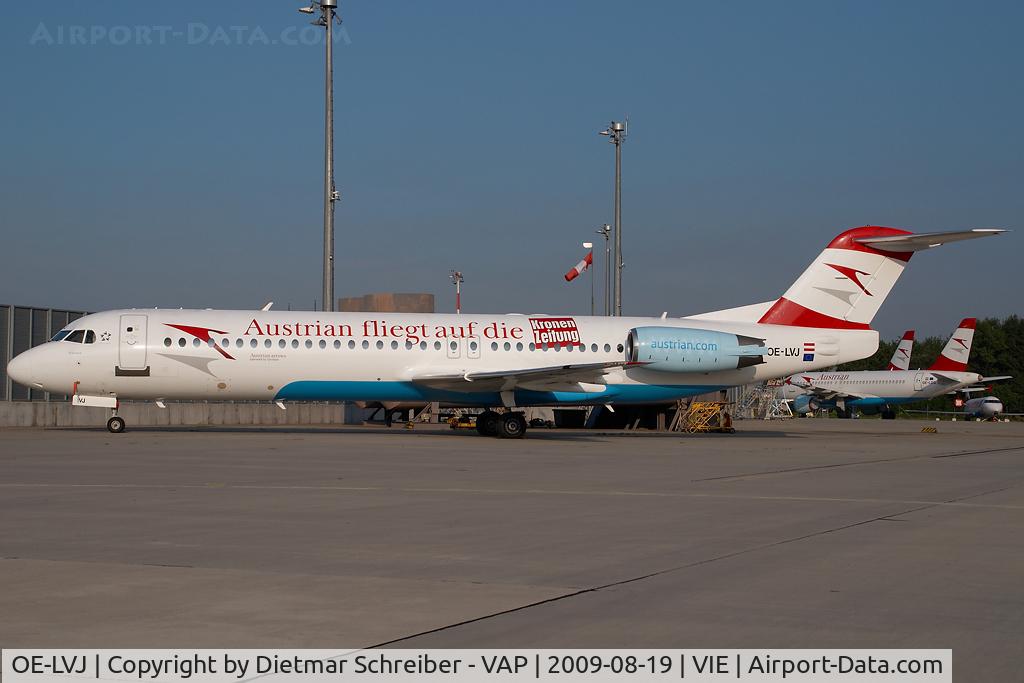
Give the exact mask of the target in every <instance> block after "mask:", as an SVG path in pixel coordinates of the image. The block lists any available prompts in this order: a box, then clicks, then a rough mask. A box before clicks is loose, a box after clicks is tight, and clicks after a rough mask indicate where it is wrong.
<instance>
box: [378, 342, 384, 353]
mask: <svg viewBox="0 0 1024 683" xmlns="http://www.w3.org/2000/svg"><path fill="white" fill-rule="evenodd" d="M383 348H384V342H382V341H378V342H377V350H378V351H379V350H380V349H383Z"/></svg>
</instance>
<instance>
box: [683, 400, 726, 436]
mask: <svg viewBox="0 0 1024 683" xmlns="http://www.w3.org/2000/svg"><path fill="white" fill-rule="evenodd" d="M729 405H730V404H729V403H727V402H725V401H693V402H692V403H690V405H689V406H684V405H682V402H680V406H679V407H678V408H677V410H676V416H675V418H674V419H673V420H672V426H671V427H670V430H671V431H674V432H686V433H687V434H694V433H697V432H720V433H723V434H732V433H734V432H735V431H736V430H735V429H733V426H732V416H731V415H730V414H729V413H728V412H727V410H726V408H727V407H728V406H729Z"/></svg>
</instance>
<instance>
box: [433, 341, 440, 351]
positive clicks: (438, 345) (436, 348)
mask: <svg viewBox="0 0 1024 683" xmlns="http://www.w3.org/2000/svg"><path fill="white" fill-rule="evenodd" d="M434 350H435V351H440V350H441V342H439V341H436V342H434Z"/></svg>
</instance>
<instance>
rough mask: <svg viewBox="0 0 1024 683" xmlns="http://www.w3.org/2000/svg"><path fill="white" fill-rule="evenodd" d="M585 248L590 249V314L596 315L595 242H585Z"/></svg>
mask: <svg viewBox="0 0 1024 683" xmlns="http://www.w3.org/2000/svg"><path fill="white" fill-rule="evenodd" d="M583 248H584V249H588V250H590V268H589V270H590V315H591V317H593V315H594V243H593V242H584V243H583Z"/></svg>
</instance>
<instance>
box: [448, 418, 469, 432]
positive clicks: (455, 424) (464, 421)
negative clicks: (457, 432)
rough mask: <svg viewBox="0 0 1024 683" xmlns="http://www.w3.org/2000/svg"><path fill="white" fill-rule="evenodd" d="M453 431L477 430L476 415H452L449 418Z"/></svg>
mask: <svg viewBox="0 0 1024 683" xmlns="http://www.w3.org/2000/svg"><path fill="white" fill-rule="evenodd" d="M448 426H449V427H451V428H452V429H476V415H452V416H451V417H449V418H448Z"/></svg>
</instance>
